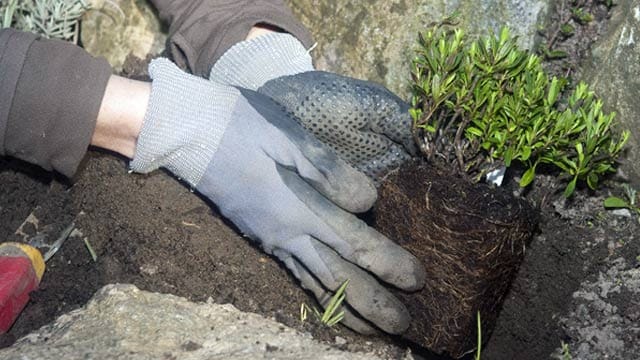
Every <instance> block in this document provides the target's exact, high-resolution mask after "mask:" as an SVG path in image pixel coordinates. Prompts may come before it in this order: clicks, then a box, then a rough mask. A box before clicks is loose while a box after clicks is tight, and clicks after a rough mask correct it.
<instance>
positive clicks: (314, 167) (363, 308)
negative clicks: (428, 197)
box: [131, 59, 424, 333]
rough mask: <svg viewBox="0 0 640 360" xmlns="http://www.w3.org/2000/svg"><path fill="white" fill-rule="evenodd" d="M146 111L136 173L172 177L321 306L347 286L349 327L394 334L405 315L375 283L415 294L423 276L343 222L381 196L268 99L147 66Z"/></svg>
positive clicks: (162, 64)
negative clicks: (160, 171)
mask: <svg viewBox="0 0 640 360" xmlns="http://www.w3.org/2000/svg"><path fill="white" fill-rule="evenodd" d="M149 73H150V75H151V77H152V79H153V83H152V92H151V99H150V102H149V110H148V111H147V114H146V116H145V121H144V124H143V128H142V132H141V135H140V138H139V140H138V147H137V149H136V155H135V157H134V159H133V161H132V164H131V167H132V169H133V170H135V171H139V172H149V171H152V170H154V169H155V168H157V167H166V168H167V169H169V170H170V171H171V172H173V173H174V174H175V175H176V176H178V177H180V178H183V179H184V180H185V181H187V182H188V183H189V184H191V185H192V186H194V187H195V189H196V190H197V191H198V192H200V193H201V194H202V195H204V196H206V197H207V198H209V199H211V200H212V201H213V202H214V203H216V205H218V207H219V208H220V211H221V213H222V214H223V215H225V216H226V217H228V218H229V219H230V220H231V221H232V222H233V223H234V224H235V225H236V226H238V228H239V229H240V230H241V231H242V232H243V233H244V234H246V235H247V236H249V237H250V238H252V239H254V240H256V241H258V242H259V243H260V244H261V246H262V247H263V248H264V250H265V251H266V252H267V253H270V254H273V255H275V256H277V257H278V258H279V259H281V260H282V261H283V262H284V263H285V264H286V266H287V267H288V268H289V269H290V270H291V271H292V273H293V274H294V275H295V276H296V277H297V278H298V279H300V281H301V283H302V285H303V286H304V287H306V288H307V289H310V290H311V291H313V292H314V293H315V294H316V296H317V297H318V298H319V300H320V301H321V302H324V301H326V299H327V297H328V296H329V294H330V293H331V292H332V291H335V290H336V289H337V288H338V287H339V286H340V285H341V284H342V282H344V281H345V280H347V279H348V280H349V281H350V282H349V286H348V288H347V291H346V294H347V295H346V301H347V302H348V304H349V305H350V306H351V308H352V309H353V310H354V312H351V311H349V310H347V315H346V318H345V320H344V321H345V324H346V325H348V326H350V327H352V328H354V329H355V330H357V331H361V332H371V331H373V327H372V326H371V324H370V323H368V322H366V321H364V320H362V319H361V318H359V317H358V316H356V313H357V314H358V315H359V316H361V317H362V318H365V319H367V320H368V321H370V322H371V323H373V324H374V325H375V326H377V327H379V328H380V329H382V330H384V331H386V332H389V333H401V332H402V331H404V330H405V329H406V328H407V326H408V325H409V321H410V320H409V314H408V313H407V310H406V308H405V307H404V306H403V305H402V304H401V303H400V302H399V301H398V300H397V299H396V298H395V297H394V296H393V295H391V294H390V293H389V292H388V291H387V290H386V289H385V288H384V287H383V286H381V285H380V284H379V283H378V282H377V281H376V280H375V279H374V277H373V276H372V275H371V274H375V276H377V277H378V278H379V279H381V280H383V281H385V282H387V283H390V284H393V285H395V286H397V287H399V288H401V289H405V290H416V289H418V288H420V287H421V286H422V284H423V281H424V271H423V269H422V267H421V265H420V264H419V262H418V261H417V259H415V258H414V257H413V256H412V255H411V254H410V253H408V252H407V251H405V250H404V249H402V248H401V247H399V246H397V245H395V244H394V243H393V242H391V241H390V240H389V239H387V238H385V237H384V236H382V235H381V234H379V233H378V232H376V231H375V230H373V229H372V228H370V227H368V226H366V224H364V223H363V222H362V221H361V220H359V219H357V218H356V217H355V216H353V215H352V214H350V213H349V212H348V211H352V212H358V211H364V210H366V209H368V208H369V207H370V206H371V205H372V203H373V202H374V201H375V197H376V191H375V187H374V186H373V185H372V184H371V183H370V181H369V180H368V179H367V178H366V177H365V176H364V175H363V174H361V173H359V172H358V171H355V170H354V169H353V168H351V167H350V166H349V165H347V164H346V163H345V162H344V161H342V160H340V159H339V158H338V157H337V156H336V155H335V154H333V153H332V152H331V151H328V150H327V149H326V147H325V146H324V145H323V144H322V143H320V142H319V141H318V140H316V139H315V138H314V137H312V136H310V135H309V134H308V133H307V132H306V131H305V130H304V129H303V128H302V127H301V126H300V125H299V124H297V123H296V122H295V121H294V120H293V119H291V118H290V117H289V116H287V114H286V113H284V112H283V111H282V109H281V108H280V107H279V106H278V105H276V104H275V103H274V102H273V101H272V100H271V99H269V98H268V97H266V96H264V95H261V94H258V93H256V92H254V91H250V90H238V89H235V88H233V87H229V86H226V85H220V84H216V83H213V82H210V81H206V80H204V79H199V78H196V77H194V76H191V75H187V74H185V73H183V72H182V71H181V70H179V69H177V68H176V67H175V66H174V65H173V64H171V63H170V62H169V61H167V60H164V59H163V60H156V61H154V62H152V64H151V65H150V68H149Z"/></svg>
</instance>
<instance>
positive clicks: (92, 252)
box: [84, 238, 98, 262]
mask: <svg viewBox="0 0 640 360" xmlns="http://www.w3.org/2000/svg"><path fill="white" fill-rule="evenodd" d="M84 246H85V247H86V248H87V251H89V255H91V259H93V262H97V261H98V255H97V254H96V251H95V250H93V246H91V243H89V239H88V238H84Z"/></svg>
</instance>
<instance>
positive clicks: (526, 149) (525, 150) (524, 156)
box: [520, 145, 531, 161]
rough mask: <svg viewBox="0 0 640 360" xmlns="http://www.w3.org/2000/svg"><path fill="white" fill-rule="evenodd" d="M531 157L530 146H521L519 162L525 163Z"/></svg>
mask: <svg viewBox="0 0 640 360" xmlns="http://www.w3.org/2000/svg"><path fill="white" fill-rule="evenodd" d="M530 156H531V146H526V145H525V146H523V147H522V155H521V156H520V160H522V161H527V160H529V157H530Z"/></svg>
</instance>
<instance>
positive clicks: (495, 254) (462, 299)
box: [375, 162, 537, 358]
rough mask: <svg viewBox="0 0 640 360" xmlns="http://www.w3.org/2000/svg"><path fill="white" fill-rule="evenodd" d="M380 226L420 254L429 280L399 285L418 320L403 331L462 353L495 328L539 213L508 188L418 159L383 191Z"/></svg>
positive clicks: (434, 345) (401, 295)
mask: <svg viewBox="0 0 640 360" xmlns="http://www.w3.org/2000/svg"><path fill="white" fill-rule="evenodd" d="M375 217H376V228H377V229H378V230H380V231H381V232H382V233H383V234H385V235H387V236H389V237H390V238H391V239H394V240H395V241H397V242H398V243H399V244H401V245H402V246H403V247H404V248H405V249H407V250H409V251H410V252H411V253H413V254H414V255H415V256H417V257H418V259H420V260H421V261H422V263H423V264H424V266H425V269H426V271H427V276H426V279H427V280H426V284H425V287H424V288H423V289H422V290H421V291H419V292H417V293H415V294H406V293H403V292H396V295H397V296H398V297H399V298H400V299H401V300H402V301H403V302H404V303H405V304H406V305H407V307H408V308H409V311H410V313H411V315H412V323H411V327H410V328H409V330H408V331H407V332H406V333H404V334H403V337H405V338H407V339H409V340H412V341H414V342H416V343H418V344H420V345H422V346H425V347H427V348H428V349H430V350H432V351H435V352H437V353H448V354H450V355H452V356H454V357H456V358H459V357H461V356H463V355H464V354H467V353H470V352H472V351H473V350H475V348H476V347H477V341H476V338H477V335H476V334H477V325H476V323H477V322H476V314H477V313H478V312H479V313H480V315H481V318H482V333H483V334H485V336H488V335H490V334H491V332H492V330H493V328H494V325H495V323H496V319H497V316H498V313H499V312H500V307H501V305H502V301H503V299H504V297H505V296H506V294H507V290H508V289H509V286H510V284H511V282H512V281H513V279H514V277H515V275H516V273H517V271H518V269H519V267H520V264H521V263H522V260H523V258H524V252H525V248H526V246H527V245H528V244H529V242H530V241H531V239H532V237H533V233H534V231H535V229H536V226H537V212H536V211H535V210H534V209H533V208H532V207H531V206H530V205H529V204H528V203H527V202H525V201H524V200H522V199H518V198H515V197H514V196H513V195H512V194H510V193H508V192H507V190H505V189H502V188H497V189H491V188H490V187H489V186H488V185H486V184H472V183H470V182H468V181H467V180H465V179H463V178H461V177H458V176H456V175H454V174H451V173H450V172H446V171H444V170H440V169H438V168H436V167H434V166H430V165H427V164H423V163H420V162H414V163H411V164H408V165H405V166H402V167H401V168H400V169H399V170H398V171H397V172H395V173H394V174H392V175H391V176H389V178H388V179H387V180H386V181H385V183H383V185H382V187H381V188H380V191H379V200H378V203H377V205H376V209H375Z"/></svg>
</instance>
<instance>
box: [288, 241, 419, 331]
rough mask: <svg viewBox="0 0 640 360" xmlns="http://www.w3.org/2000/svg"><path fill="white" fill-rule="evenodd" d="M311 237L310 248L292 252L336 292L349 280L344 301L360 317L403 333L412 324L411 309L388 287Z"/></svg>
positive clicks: (384, 327)
mask: <svg viewBox="0 0 640 360" xmlns="http://www.w3.org/2000/svg"><path fill="white" fill-rule="evenodd" d="M309 240H310V242H311V248H310V249H309V248H307V249H304V250H303V251H294V252H292V253H291V255H292V256H294V257H295V258H296V260H298V261H299V262H300V263H301V264H303V265H304V266H306V267H307V269H308V270H309V272H310V273H311V274H313V275H314V276H315V277H316V278H317V279H318V280H319V281H320V283H321V284H322V285H324V286H325V287H326V288H327V289H329V290H330V291H336V290H337V289H338V288H339V287H340V285H342V284H343V283H344V282H345V281H346V280H349V285H347V288H346V289H345V301H346V302H347V303H348V304H349V305H350V306H351V307H352V308H353V309H354V310H355V311H356V312H357V313H358V314H359V315H360V316H362V317H363V318H365V319H367V320H368V321H370V322H371V323H373V324H374V325H376V326H377V327H379V328H380V329H382V330H384V331H385V332H387V333H390V334H400V333H402V332H404V331H405V330H406V329H407V328H408V327H409V323H410V321H411V318H410V316H409V311H408V310H407V308H406V307H405V306H404V304H403V303H402V302H400V301H399V300H398V299H397V298H396V297H395V296H393V294H391V292H389V290H387V289H386V288H384V287H383V286H382V285H380V284H379V283H378V282H377V281H376V280H375V279H374V278H373V277H372V276H371V275H370V274H368V273H367V272H366V271H364V270H362V269H360V268H359V267H357V266H356V265H354V264H352V263H350V262H348V261H346V260H344V259H343V258H341V257H340V256H339V255H338V254H337V253H336V252H335V251H333V250H331V248H329V247H328V246H326V245H324V244H322V243H321V242H319V241H317V240H315V239H312V238H310V239H309ZM318 264H322V266H318ZM309 265H311V266H309Z"/></svg>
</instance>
